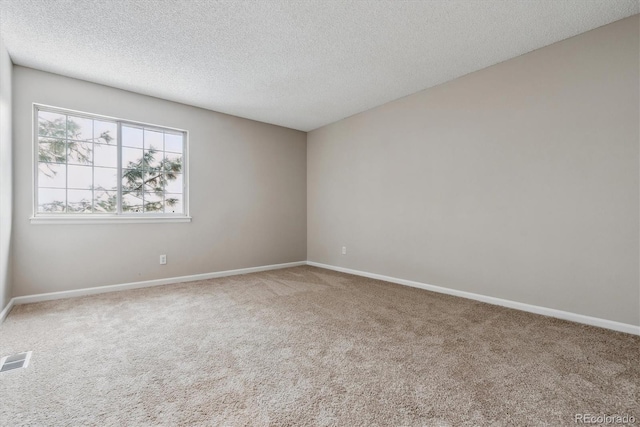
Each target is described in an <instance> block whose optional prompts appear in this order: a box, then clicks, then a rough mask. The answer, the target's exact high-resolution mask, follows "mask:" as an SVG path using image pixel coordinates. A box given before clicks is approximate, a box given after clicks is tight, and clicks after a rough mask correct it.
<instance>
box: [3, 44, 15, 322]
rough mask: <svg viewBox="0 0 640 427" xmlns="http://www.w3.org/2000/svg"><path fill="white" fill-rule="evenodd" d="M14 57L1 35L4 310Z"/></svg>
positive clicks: (8, 266)
mask: <svg viewBox="0 0 640 427" xmlns="http://www.w3.org/2000/svg"><path fill="white" fill-rule="evenodd" d="M12 67H13V66H12V64H11V59H10V58H9V54H8V53H7V50H6V48H5V46H4V42H3V41H2V38H0V310H2V309H3V308H4V307H5V306H6V305H7V304H8V303H9V300H10V299H11V262H10V260H11V252H10V248H11V214H12V212H13V207H12V202H13V200H12V192H13V188H12V182H11V179H12V163H11V149H12V147H11V108H12V107H11V89H12V88H11V72H12Z"/></svg>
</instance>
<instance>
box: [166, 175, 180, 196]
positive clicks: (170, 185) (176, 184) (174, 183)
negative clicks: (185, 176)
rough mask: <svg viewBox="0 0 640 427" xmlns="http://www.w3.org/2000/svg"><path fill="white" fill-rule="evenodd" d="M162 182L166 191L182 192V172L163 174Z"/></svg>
mask: <svg viewBox="0 0 640 427" xmlns="http://www.w3.org/2000/svg"><path fill="white" fill-rule="evenodd" d="M164 182H165V191H166V192H167V193H182V174H180V173H178V174H165V180H164Z"/></svg>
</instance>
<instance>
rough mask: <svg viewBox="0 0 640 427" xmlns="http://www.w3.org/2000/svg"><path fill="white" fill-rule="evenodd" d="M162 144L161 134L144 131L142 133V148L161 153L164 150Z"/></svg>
mask: <svg viewBox="0 0 640 427" xmlns="http://www.w3.org/2000/svg"><path fill="white" fill-rule="evenodd" d="M163 145H164V144H163V142H162V132H156V131H154V130H148V129H145V131H144V148H145V149H147V150H157V151H162V150H163V149H164V147H163Z"/></svg>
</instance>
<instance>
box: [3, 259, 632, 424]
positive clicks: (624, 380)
mask: <svg viewBox="0 0 640 427" xmlns="http://www.w3.org/2000/svg"><path fill="white" fill-rule="evenodd" d="M28 350H33V356H32V358H31V362H30V365H29V367H28V368H26V369H22V370H18V371H13V372H9V373H3V374H0V423H1V424H2V425H10V426H17V425H35V426H62V425H69V426H80V425H96V426H137V425H166V426H177V425H212V426H218V425H231V426H244V425H258V426H261V425H274V426H316V425H317V426H333V425H338V426H465V425H469V426H484V425H491V426H515V425H518V426H524V425H528V426H537V425H541V426H542V425H550V426H558V425H576V424H575V422H574V416H575V414H577V413H578V414H582V413H588V414H608V415H612V414H618V415H625V414H626V415H633V416H635V418H636V423H638V424H640V404H639V403H638V402H639V401H640V337H636V336H632V335H627V334H623V333H617V332H612V331H609V330H605V329H599V328H594V327H589V326H584V325H579V324H575V323H571V322H566V321H561V320H556V319H552V318H547V317H543V316H538V315H534V314H529V313H524V312H520V311H516V310H511V309H507V308H502V307H496V306H491V305H487V304H483V303H479V302H475V301H470V300H465V299H461V298H456V297H451V296H446V295H441V294H436V293H431V292H427V291H424V290H420V289H413V288H409V287H404V286H400V285H395V284H390V283H386V282H381V281H376V280H371V279H366V278H362V277H356V276H351V275H347V274H342V273H336V272H333V271H328V270H322V269H318V268H314V267H296V268H290V269H285V270H276V271H269V272H262V273H256V274H249V275H244V276H233V277H226V278H221V279H213V280H207V281H202V282H192V283H185V284H179V285H168V286H160V287H154V288H146V289H139V290H132V291H125V292H114V293H109V294H102V295H96V296H90V297H83V298H75V299H67V300H58V301H49V302H43V303H37V304H30V305H21V306H16V307H15V308H14V309H13V311H12V312H11V314H10V315H9V316H8V318H7V319H6V320H5V322H4V323H3V324H2V325H1V326H0V351H1V353H0V355H10V354H14V353H17V352H22V351H28Z"/></svg>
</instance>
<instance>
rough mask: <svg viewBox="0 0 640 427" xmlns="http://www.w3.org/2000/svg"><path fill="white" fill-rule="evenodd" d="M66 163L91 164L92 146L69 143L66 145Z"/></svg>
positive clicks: (75, 142)
mask: <svg viewBox="0 0 640 427" xmlns="http://www.w3.org/2000/svg"><path fill="white" fill-rule="evenodd" d="M67 150H69V152H68V156H67V162H68V163H71V164H77V165H90V164H92V163H93V144H92V143H90V142H78V141H69V142H68V143H67Z"/></svg>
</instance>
